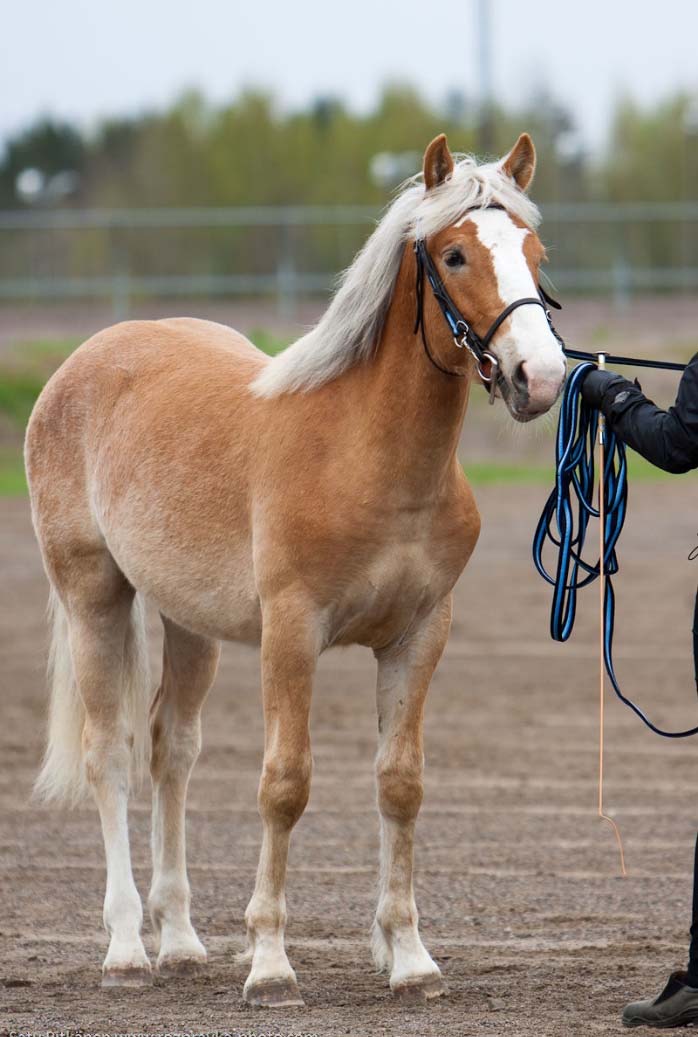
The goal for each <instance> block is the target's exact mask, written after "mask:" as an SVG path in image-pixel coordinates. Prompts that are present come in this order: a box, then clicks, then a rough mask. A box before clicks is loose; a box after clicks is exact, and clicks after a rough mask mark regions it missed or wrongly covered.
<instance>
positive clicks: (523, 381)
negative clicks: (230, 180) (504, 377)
mask: <svg viewBox="0 0 698 1037" xmlns="http://www.w3.org/2000/svg"><path fill="white" fill-rule="evenodd" d="M511 380H512V382H513V384H514V388H515V389H517V390H518V392H526V391H527V389H528V375H527V374H526V361H525V360H522V361H521V363H520V364H517V365H516V367H515V369H514V373H513V375H512V378H511Z"/></svg>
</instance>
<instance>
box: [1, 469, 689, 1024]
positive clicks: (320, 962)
mask: <svg viewBox="0 0 698 1037" xmlns="http://www.w3.org/2000/svg"><path fill="white" fill-rule="evenodd" d="M631 492H632V500H631V509H630V518H629V521H628V525H627V527H626V531H625V533H624V535H623V541H622V544H621V563H622V566H623V572H622V574H621V576H620V578H619V580H618V591H619V613H620V618H619V624H618V627H619V629H618V639H617V644H618V648H617V653H616V654H617V663H618V669H619V671H620V674H621V676H622V680H623V682H624V684H625V686H626V688H628V689H632V692H633V693H634V694H635V695H636V696H637V697H638V698H639V699H640V701H641V702H642V703H643V704H644V705H645V706H646V707H647V708H648V709H649V710H650V711H651V712H652V714H653V716H654V717H656V718H657V719H658V720H659V721H660V722H665V723H666V724H670V725H675V726H678V725H683V724H688V723H694V722H695V721H696V719H697V718H698V710H697V709H696V701H695V698H694V692H693V681H692V671H691V663H690V655H689V643H690V633H689V632H690V625H691V615H690V612H691V606H692V596H693V593H694V589H695V585H696V579H697V577H698V562H696V563H694V564H693V565H691V564H690V563H689V562H688V561H686V556H687V554H688V552H689V550H690V549H691V547H692V546H693V545H694V544H695V543H696V541H697V536H698V517H697V516H696V509H695V503H696V501H695V481H694V480H693V479H692V478H691V477H690V476H689V477H686V478H684V479H677V480H674V481H673V482H669V483H662V484H658V485H656V486H655V485H650V484H642V485H637V486H636V487H634V488H631ZM544 495H545V491H544V490H541V489H540V488H537V489H536V488H532V489H518V488H488V489H481V490H480V491H479V493H478V497H479V502H480V506H481V511H482V514H483V534H482V538H481V542H480V545H479V547H478V550H477V552H476V555H475V557H474V559H473V561H472V562H471V564H470V566H469V567H468V569H467V571H466V573H465V574H464V576H463V578H462V580H461V581H460V583H459V585H458V588H457V595H456V597H457V603H456V618H455V622H454V627H453V632H452V635H451V639H450V642H449V646H448V649H447V651H446V654H445V656H444V659H443V661H442V663H441V666H440V668H439V670H438V671H437V674H436V677H435V679H434V682H433V687H432V691H431V695H430V700H429V703H428V723H427V731H426V754H427V779H426V795H425V803H424V808H423V810H422V814H421V819H420V824H419V829H418V839H417V873H416V888H417V897H418V903H419V906H420V911H421V919H422V932H423V936H424V939H425V942H426V943H427V945H428V947H429V948H430V950H431V951H432V953H433V954H434V956H435V957H436V959H437V960H438V962H439V963H440V965H441V967H442V969H443V972H444V975H445V979H446V982H447V984H448V990H449V993H448V996H447V997H446V998H443V999H441V1000H440V1001H438V1002H436V1003H432V1004H430V1005H428V1006H422V1007H412V1008H409V1007H403V1006H401V1005H399V1004H395V1003H394V1002H393V1001H392V999H391V995H390V993H389V991H388V987H387V982H386V979H385V978H384V977H383V976H380V975H377V974H376V973H375V972H374V970H373V968H372V964H371V960H370V955H369V950H368V938H367V932H368V928H369V925H370V921H371V916H372V910H373V907H374V892H375V883H376V859H377V822H376V815H375V810H374V790H373V782H372V757H373V754H374V751H375V717H374V708H373V684H374V673H373V665H372V658H371V656H370V654H369V653H367V652H365V651H362V650H360V649H351V650H344V651H336V652H331V653H328V655H327V656H326V657H324V658H323V660H322V661H321V666H320V671H319V675H318V680H317V686H316V694H315V700H314V715H313V739H314V757H315V776H314V783H313V792H312V797H311V801H310V805H309V808H308V810H307V811H306V814H305V816H304V817H303V819H302V820H301V822H300V824H299V825H298V828H297V830H296V833H295V835H294V841H293V846H292V853H291V867H290V873H289V887H288V906H289V917H290V922H289V927H288V947H289V955H290V958H291V961H292V964H293V965H294V967H295V968H296V970H297V973H298V978H299V982H300V985H301V988H302V991H303V994H304V996H305V999H306V1008H305V1009H289V1010H285V1011H280V1010H275V1011H271V1012H270V1013H268V1014H267V1013H265V1012H264V1010H261V1009H250V1008H248V1007H246V1006H245V1005H244V1003H243V1002H242V1000H241V991H242V985H243V982H244V978H245V970H244V966H241V965H238V964H236V963H235V960H234V952H235V951H237V950H238V949H240V948H241V947H242V935H243V920H242V919H243V912H244V909H245V905H246V902H247V899H248V897H249V895H250V892H251V890H252V885H253V879H254V869H255V862H256V857H257V853H258V849H259V837H260V823H259V819H258V817H257V814H256V810H255V789H256V783H257V779H258V774H259V769H260V761H261V752H262V723H261V710H260V701H259V690H258V659H257V654H256V652H254V651H252V650H248V649H244V648H240V647H237V646H226V647H225V649H224V653H223V659H222V664H221V668H220V673H219V677H218V679H217V681H216V685H215V688H214V690H213V692H212V694H211V696H210V699H209V702H208V704H207V708H206V712H205V727H204V751H203V753H202V757H201V759H200V761H199V764H198V766H197V768H196V771H195V774H194V777H193V780H192V785H191V794H190V801H189V803H190V806H189V815H188V818H189V820H188V841H189V861H190V878H191V882H192V887H193V919H194V923H195V925H196V927H197V929H198V931H199V933H200V935H201V937H202V938H203V940H204V942H205V944H206V946H207V948H208V950H209V955H210V961H209V965H208V967H207V970H206V972H205V974H204V975H203V976H202V977H200V978H196V979H191V980H186V981H184V980H179V981H171V982H169V983H167V982H164V981H160V980H156V981H155V984H154V985H153V987H152V988H149V989H146V990H142V991H131V992H126V991H111V992H108V991H103V990H101V989H100V986H99V969H100V964H101V960H102V958H103V956H104V953H105V951H106V938H105V934H104V932H103V930H102V928H101V902H102V896H103V887H104V864H103V853H102V846H101V838H100V832H99V824H98V818H97V814H96V812H95V810H94V809H92V808H86V809H82V810H79V811H77V812H72V813H71V812H63V811H56V810H49V809H45V808H38V807H36V806H33V805H31V804H30V802H29V793H30V788H31V784H32V780H33V778H34V775H35V773H36V768H37V762H38V759H39V756H40V752H41V745H42V737H43V728H44V723H45V690H44V681H43V667H44V646H45V639H46V638H45V631H44V621H43V610H44V604H45V598H46V585H45V582H44V577H43V574H42V571H41V565H40V561H39V557H38V553H37V550H36V546H35V544H34V541H33V536H32V532H31V528H30V522H29V515H28V507H27V502H26V501H25V500H23V499H19V500H14V501H8V500H3V501H2V502H0V509H1V513H2V521H1V523H0V569H1V571H2V573H3V594H2V603H1V605H0V609H1V616H0V653H1V657H2V670H1V677H0V688H1V694H2V699H1V702H0V710H1V711H2V712H1V713H0V716H1V719H2V723H1V724H0V897H1V901H2V911H1V921H0V927H1V932H0V941H1V944H0V946H1V950H0V962H1V965H0V1033H5V1032H15V1031H25V1032H27V1031H29V1032H33V1033H40V1032H45V1031H47V1030H52V1031H59V1030H65V1029H67V1028H69V1027H72V1028H78V1027H80V1028H82V1029H83V1030H85V1031H90V1032H93V1031H99V1032H101V1033H110V1034H115V1033H124V1032H148V1033H164V1032H181V1031H184V1030H189V1031H192V1030H194V1031H198V1032H203V1031H215V1030H221V1031H222V1030H225V1031H228V1032H234V1033H252V1032H255V1033H257V1034H260V1033H262V1032H263V1033H267V1034H269V1033H274V1034H290V1033H314V1034H318V1035H320V1037H334V1035H340V1034H349V1035H352V1037H359V1035H369V1034H370V1035H376V1034H396V1035H404V1034H417V1035H421V1037H427V1035H437V1034H438V1035H443V1034H454V1035H469V1034H482V1033H490V1034H496V1035H499V1034H521V1035H531V1037H533V1035H535V1037H540V1035H548V1034H549V1035H556V1037H558V1035H559V1037H562V1035H568V1034H617V1033H620V1032H621V1030H622V1028H621V1026H620V1022H619V1012H620V1009H621V1007H622V1005H623V1003H624V1002H625V1001H626V1000H628V999H629V998H631V997H635V996H637V995H643V994H649V993H651V992H655V991H656V990H657V989H658V988H659V986H660V985H661V984H662V983H663V981H664V978H665V976H666V974H667V972H668V970H669V969H670V968H674V967H678V966H680V965H681V964H682V963H683V960H684V955H685V947H686V929H687V926H688V924H689V917H688V915H689V906H690V866H691V862H692V839H693V836H694V834H695V828H696V826H697V824H698V818H697V816H696V815H697V811H696V807H695V802H696V800H695V790H696V786H697V785H698V744H697V743H695V742H668V741H663V740H660V739H659V738H656V737H655V736H654V735H652V734H650V733H649V732H647V731H645V730H644V729H643V728H642V726H641V725H640V723H639V722H638V721H636V720H635V719H634V717H633V716H632V715H631V714H630V713H629V712H628V711H626V710H625V708H624V707H623V706H621V705H620V704H619V703H616V702H615V701H613V702H610V703H609V708H608V717H607V782H606V803H607V805H608V807H609V808H610V809H612V810H613V812H614V814H615V816H616V818H617V820H618V822H619V824H620V826H621V829H622V832H623V835H624V840H625V849H626V854H627V861H628V867H629V877H628V878H627V879H625V880H623V879H621V878H620V877H619V874H618V859H617V852H616V848H615V843H614V840H613V837H612V835H611V833H610V830H608V829H607V828H606V826H605V825H603V824H602V823H601V822H600V821H598V820H597V819H596V816H595V811H596V768H597V678H596V673H597V670H596V666H597V664H596V655H595V646H596V640H595V638H596V631H595V610H596V593H595V591H590V592H588V597H587V598H586V599H585V600H583V601H582V606H581V613H582V614H581V616H580V619H579V621H578V630H577V631H576V632H575V637H574V639H573V641H572V642H571V643H569V644H567V645H564V646H561V645H556V644H553V643H552V642H551V641H550V640H549V639H548V617H547V609H548V590H547V588H546V587H545V585H544V584H543V583H542V582H541V581H540V580H539V578H538V577H537V576H536V574H535V573H534V571H533V568H532V564H531V562H530V555H529V545H530V538H531V534H532V531H533V527H534V524H535V519H536V517H537V514H538V512H539V510H540V507H541V505H542V498H543V497H544ZM694 518H695V519H696V521H694ZM156 630H157V628H156V626H155V625H153V633H154V636H153V639H152V649H153V664H154V670H155V667H156V666H157V660H158V653H159V646H158V643H157V641H158V638H157V634H156ZM154 679H155V678H154ZM148 826H149V811H148V801H147V793H145V792H144V793H143V794H142V795H141V796H140V797H139V798H138V799H137V800H136V802H135V803H134V806H133V810H132V835H133V856H134V862H135V873H136V880H137V883H138V886H139V889H140V891H141V894H142V895H145V894H146V893H147V886H148V881H149V864H148ZM146 942H147V945H148V947H149V949H150V950H151V951H152V950H153V943H152V933H151V930H150V927H149V923H146Z"/></svg>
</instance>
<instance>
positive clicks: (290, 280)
mask: <svg viewBox="0 0 698 1037" xmlns="http://www.w3.org/2000/svg"><path fill="white" fill-rule="evenodd" d="M276 283H277V309H278V313H279V317H280V319H281V321H282V322H283V323H284V324H285V325H291V324H294V323H295V321H296V318H297V306H296V303H297V299H296V295H297V288H298V286H297V283H296V269H295V266H294V263H293V248H292V242H291V223H290V220H289V216H288V214H286V213H285V214H284V217H283V222H282V223H281V247H280V249H279V263H278V266H277V268H276Z"/></svg>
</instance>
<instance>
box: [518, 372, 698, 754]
mask: <svg viewBox="0 0 698 1037" xmlns="http://www.w3.org/2000/svg"><path fill="white" fill-rule="evenodd" d="M609 360H610V358H609ZM656 366H660V365H659V364H657V365H656ZM661 366H665V365H661ZM666 366H668V365H666ZM672 366H675V367H677V368H679V367H680V365H678V364H677V365H672ZM593 368H594V364H591V363H582V364H579V366H578V367H575V368H574V370H573V371H572V373H571V374H570V376H569V378H568V379H567V385H566V386H565V391H564V394H563V397H562V406H561V409H560V421H559V424H558V429H557V442H556V446H555V488H554V490H553V492H552V493H551V494H550V496H549V497H548V500H547V502H546V504H545V507H544V508H543V513H542V514H541V517H540V519H539V521H538V526H537V527H536V532H535V536H534V538H533V560H534V562H535V565H536V569H537V570H538V572H539V573H540V574H541V576H542V577H543V579H544V580H546V581H547V582H548V583H549V584H551V585H552V586H553V588H554V590H553V603H552V608H551V611H550V634H551V636H552V637H553V639H554V640H555V641H566V640H567V639H568V638H569V636H570V634H571V633H572V628H573V627H574V620H575V614H576V610H577V591H578V590H580V588H582V587H586V586H588V584H590V583H592V582H593V581H594V580H596V579H598V577H599V575H600V571H601V570H600V560H599V562H597V563H596V564H595V565H591V564H589V563H588V562H585V561H584V559H583V558H582V552H583V550H584V540H585V537H586V532H587V526H588V524H589V519H590V518H598V517H599V511H598V508H595V507H594V506H593V504H592V497H593V491H594V451H595V446H596V435H597V431H598V421H599V413H598V411H597V410H594V409H592V408H591V407H588V406H587V405H586V404H585V403H584V402H583V400H582V396H581V387H582V382H583V381H584V378H585V377H586V375H587V374H588V373H589V371H590V370H592V369H593ZM605 437H606V438H605V443H606V449H605V471H604V478H605V504H606V507H605V523H604V545H605V547H604V551H605V555H604V559H603V565H604V570H603V571H604V573H605V575H606V581H605V594H604V639H603V652H604V663H605V665H606V672H607V674H608V676H609V679H610V681H611V684H612V685H613V690H614V691H615V693H616V695H617V696H618V698H619V699H620V700H621V702H624V703H625V705H626V706H629V707H630V709H632V711H633V712H634V713H636V714H637V716H639V718H640V720H642V722H643V723H644V724H646V725H647V727H649V729H650V731H654V733H655V734H658V735H662V736H663V737H664V738H688V737H689V735H695V734H698V726H696V727H692V728H690V729H689V730H687V731H663V730H662V729H661V728H660V727H657V726H656V724H653V723H652V721H651V720H650V719H649V717H647V716H646V715H645V713H643V711H642V710H641V709H640V707H639V706H637V705H635V703H634V702H633V701H632V700H631V699H629V698H627V697H626V696H625V695H624V694H623V692H622V691H621V690H620V686H619V684H618V680H617V678H616V672H615V669H614V666H613V628H614V623H615V608H616V603H615V594H614V592H613V581H612V576H614V575H615V574H616V573H617V572H618V559H617V556H616V544H617V543H618V538H619V536H620V534H621V530H622V529H623V523H624V522H625V514H626V507H627V500H628V477H627V476H628V469H627V462H626V458H625V444H624V443H623V442H622V441H621V440H619V439H618V438H617V437H616V436H615V435H614V434H613V431H612V429H611V428H610V427H609V426H608V424H607V425H606V429H605ZM546 540H549V541H551V542H552V543H553V544H554V546H555V547H556V548H557V550H558V556H557V571H556V573H555V576H554V577H553V576H551V575H550V574H549V573H548V571H547V570H546V568H545V566H544V565H543V548H544V546H545V543H546Z"/></svg>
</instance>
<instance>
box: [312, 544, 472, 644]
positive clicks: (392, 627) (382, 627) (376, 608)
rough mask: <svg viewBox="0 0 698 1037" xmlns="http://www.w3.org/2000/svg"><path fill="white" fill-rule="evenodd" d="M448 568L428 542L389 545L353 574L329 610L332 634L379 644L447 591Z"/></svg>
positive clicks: (335, 639) (345, 639) (342, 640)
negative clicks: (330, 611)
mask: <svg viewBox="0 0 698 1037" xmlns="http://www.w3.org/2000/svg"><path fill="white" fill-rule="evenodd" d="M452 584H453V578H452V576H451V574H449V573H448V572H446V571H445V569H444V567H443V566H441V565H440V564H439V561H438V559H437V558H436V557H435V555H434V552H433V551H432V550H431V549H430V547H429V545H427V544H422V543H412V544H401V545H396V546H392V547H390V548H388V549H385V550H384V551H382V552H380V553H379V554H378V555H376V556H375V557H374V558H373V559H372V560H371V562H370V563H369V564H368V565H366V566H365V567H363V568H362V570H361V571H360V572H358V573H356V574H354V575H353V577H352V579H351V581H350V582H349V583H348V584H347V586H346V587H345V588H344V590H343V593H342V594H341V596H340V597H339V598H338V600H337V603H336V608H335V609H334V610H333V612H334V615H333V622H332V627H333V629H332V631H331V634H330V636H331V640H332V641H333V642H334V643H349V642H356V641H358V642H360V643H365V644H370V645H381V644H385V643H388V642H390V641H393V640H395V639H396V638H399V637H400V636H402V635H403V634H404V633H405V632H406V631H408V630H409V628H410V626H411V625H412V624H413V623H414V622H415V620H416V619H417V618H418V617H419V616H421V615H424V614H426V613H427V612H429V611H430V610H431V609H432V608H433V607H434V605H435V604H436V603H437V602H438V601H440V600H441V599H442V598H443V597H444V595H445V594H447V593H448V591H449V590H450V588H451V586H452Z"/></svg>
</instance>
